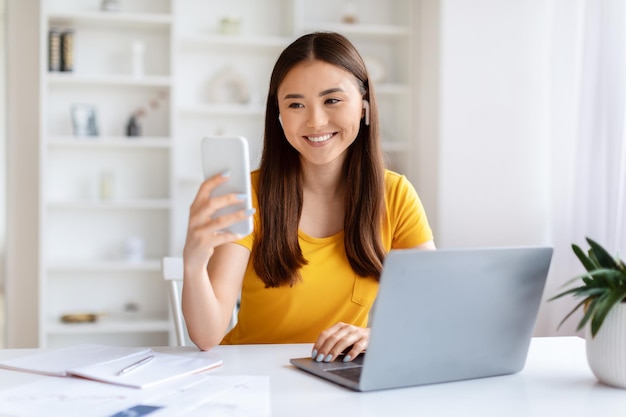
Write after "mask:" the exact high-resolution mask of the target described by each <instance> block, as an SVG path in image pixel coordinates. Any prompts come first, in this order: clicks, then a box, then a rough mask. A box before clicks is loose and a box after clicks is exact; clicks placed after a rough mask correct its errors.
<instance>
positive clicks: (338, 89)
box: [319, 87, 344, 97]
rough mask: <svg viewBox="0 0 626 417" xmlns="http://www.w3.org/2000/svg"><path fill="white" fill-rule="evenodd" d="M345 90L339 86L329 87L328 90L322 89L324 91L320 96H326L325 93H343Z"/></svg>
mask: <svg viewBox="0 0 626 417" xmlns="http://www.w3.org/2000/svg"><path fill="white" fill-rule="evenodd" d="M343 91H344V90H343V89H342V88H339V87H335V88H329V89H328V90H324V91H322V92H321V93H320V94H319V96H320V97H322V96H325V95H327V94H333V93H343Z"/></svg>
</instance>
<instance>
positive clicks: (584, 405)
mask: <svg viewBox="0 0 626 417" xmlns="http://www.w3.org/2000/svg"><path fill="white" fill-rule="evenodd" d="M155 350H159V351H163V352H169V353H177V354H183V355H184V354H185V351H187V352H189V351H192V350H195V349H193V348H166V347H163V348H158V349H155ZM310 350H311V345H308V344H303V345H240V346H218V347H216V348H215V349H214V350H213V352H216V353H218V354H219V355H220V356H221V357H222V358H223V359H224V365H223V366H222V367H220V368H218V369H216V370H213V371H210V372H214V373H216V374H222V375H269V376H270V390H271V407H272V416H275V417H287V416H289V417H293V416H315V417H320V416H322V417H333V416H341V417H345V416H377V417H378V416H393V417H399V416H411V417H414V416H429V417H432V416H454V417H459V416H463V417H467V416H480V417H487V416H498V417H500V416H504V417H516V416H524V417H527V416H537V417H546V416H555V417H557V416H559V417H560V416H566V417H577V416H594V417H596V416H602V417H611V416H615V417H617V416H619V417H623V416H624V415H626V390H621V389H616V388H611V387H608V386H604V385H601V384H600V383H598V382H597V380H596V379H595V377H594V376H593V374H592V373H591V371H590V369H589V367H588V365H587V361H586V356H585V342H584V340H582V339H579V338H576V337H566V338H535V339H533V341H532V344H531V348H530V352H529V356H528V360H527V362H526V366H525V368H524V370H523V371H522V372H520V373H518V374H515V375H508V376H502V377H494V378H485V379H478V380H471V381H461V382H453V383H445V384H436V385H428V386H420V387H413V388H404V389H395V390H386V391H376V392H369V393H358V392H353V391H350V390H348V389H345V388H342V387H339V386H337V385H335V384H332V383H330V382H326V381H323V380H321V379H319V378H316V377H314V376H312V375H309V374H306V373H304V372H302V371H300V370H297V369H295V368H294V367H292V366H291V365H290V364H289V358H292V357H300V356H306V355H308V354H309V352H310ZM27 352H28V350H3V351H0V358H8V357H14V356H17V355H23V354H25V353H27ZM34 378H41V377H39V376H36V375H31V374H25V373H18V372H10V371H0V389H2V388H6V387H10V386H14V385H15V384H18V383H22V382H28V381H32V380H33V379H34ZM1 411H2V410H0V412H1Z"/></svg>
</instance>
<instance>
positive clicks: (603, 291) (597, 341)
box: [550, 238, 626, 388]
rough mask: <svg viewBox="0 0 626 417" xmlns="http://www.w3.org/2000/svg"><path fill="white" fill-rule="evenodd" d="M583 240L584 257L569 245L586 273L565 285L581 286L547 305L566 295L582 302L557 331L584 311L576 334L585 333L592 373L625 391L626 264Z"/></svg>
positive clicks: (580, 251)
mask: <svg viewBox="0 0 626 417" xmlns="http://www.w3.org/2000/svg"><path fill="white" fill-rule="evenodd" d="M586 240H587V243H588V244H589V250H588V251H587V253H585V252H584V251H583V250H582V249H581V248H580V247H579V246H577V245H575V244H574V245H572V249H573V250H574V253H575V254H576V256H577V257H578V259H579V260H580V262H581V263H582V264H583V266H584V267H585V269H586V272H585V273H584V274H582V275H580V276H577V277H575V278H573V279H571V280H570V281H568V282H567V283H566V284H565V285H566V286H568V285H570V284H572V283H574V282H578V283H579V284H580V285H578V286H575V287H573V288H569V289H567V290H565V291H563V292H561V293H559V294H557V295H556V296H554V297H552V298H551V299H550V301H552V300H555V299H557V298H561V297H564V296H567V295H571V296H573V297H575V298H580V299H581V301H580V302H579V303H578V304H577V305H576V306H575V307H574V308H573V309H572V310H571V311H570V312H569V313H568V314H567V315H566V316H565V318H564V319H563V320H562V321H561V323H560V324H559V327H560V326H561V324H563V322H565V321H566V320H567V319H568V318H569V317H571V316H572V314H574V312H575V311H577V310H578V309H579V308H583V310H584V314H583V317H582V318H581V319H580V321H579V323H578V327H577V330H582V329H585V339H586V348H587V361H588V362H589V366H590V368H591V370H592V371H593V373H594V375H595V376H596V377H597V378H598V380H600V381H601V382H603V383H606V384H608V385H613V386H617V387H620V388H626V264H625V263H624V261H622V260H621V259H619V258H618V257H617V256H615V257H613V256H611V255H610V254H609V253H608V252H607V250H606V249H604V248H603V247H602V246H601V245H599V244H598V243H597V242H595V241H593V240H592V239H589V238H587V239H586Z"/></svg>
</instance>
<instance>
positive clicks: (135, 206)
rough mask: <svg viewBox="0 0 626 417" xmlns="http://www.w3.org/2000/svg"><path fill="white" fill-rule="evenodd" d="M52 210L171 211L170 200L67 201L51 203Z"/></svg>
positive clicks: (49, 204)
mask: <svg viewBox="0 0 626 417" xmlns="http://www.w3.org/2000/svg"><path fill="white" fill-rule="evenodd" d="M48 208H50V209H79V210H94V209H98V210H128V209H131V210H169V209H170V208H171V201H170V200H169V199H165V198H163V199H159V198H154V199H135V200H67V201H49V202H48Z"/></svg>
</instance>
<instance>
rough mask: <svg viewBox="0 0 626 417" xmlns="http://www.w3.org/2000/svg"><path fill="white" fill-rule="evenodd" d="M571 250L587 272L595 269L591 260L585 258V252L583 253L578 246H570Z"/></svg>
mask: <svg viewBox="0 0 626 417" xmlns="http://www.w3.org/2000/svg"><path fill="white" fill-rule="evenodd" d="M572 249H573V250H574V253H575V254H576V256H577V257H578V259H579V260H580V263H581V264H583V266H584V267H585V269H586V270H587V271H593V270H594V269H596V265H595V264H594V263H593V261H592V260H591V259H589V258H588V257H587V255H586V254H585V252H583V250H582V249H581V248H580V247H579V246H578V245H576V244H574V245H572Z"/></svg>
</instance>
